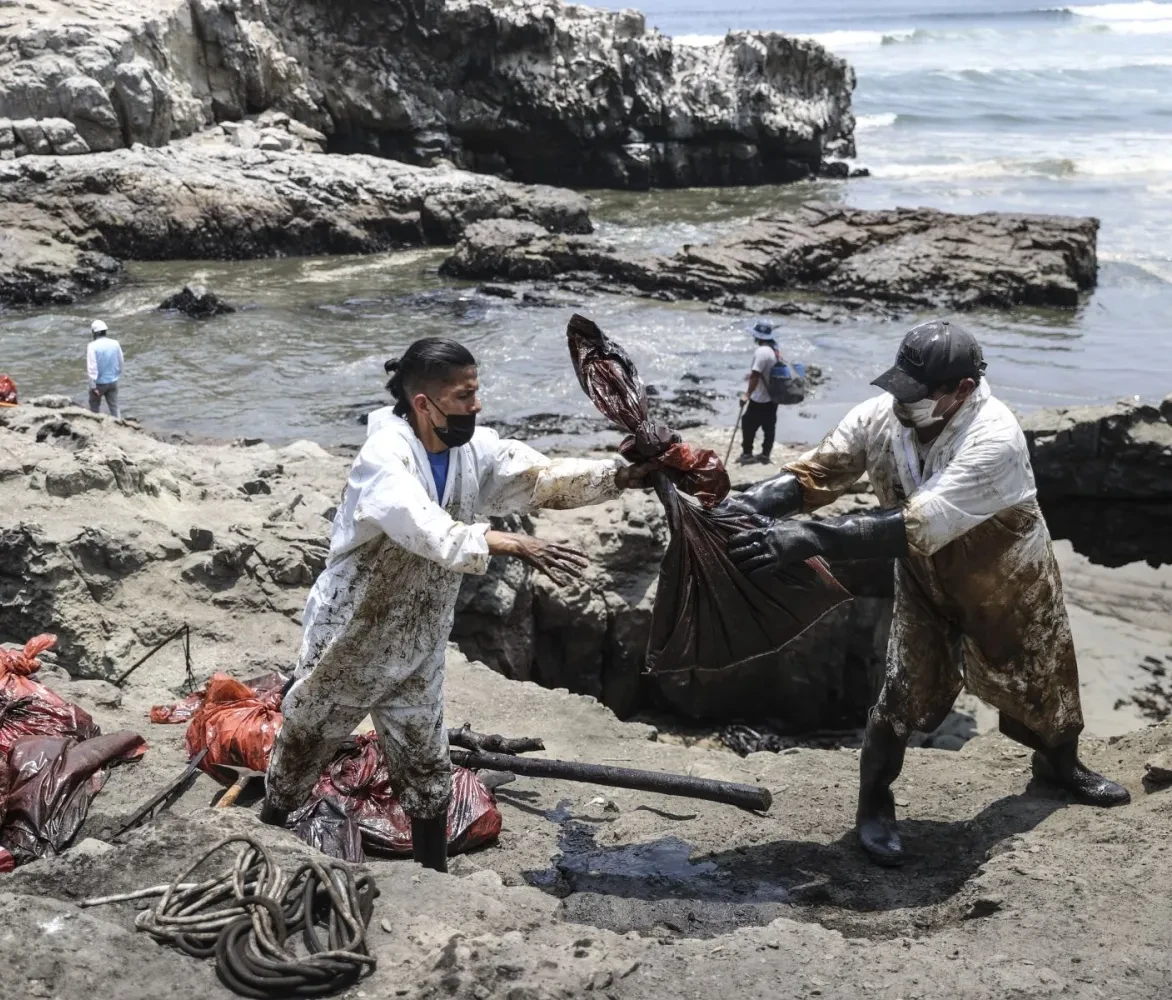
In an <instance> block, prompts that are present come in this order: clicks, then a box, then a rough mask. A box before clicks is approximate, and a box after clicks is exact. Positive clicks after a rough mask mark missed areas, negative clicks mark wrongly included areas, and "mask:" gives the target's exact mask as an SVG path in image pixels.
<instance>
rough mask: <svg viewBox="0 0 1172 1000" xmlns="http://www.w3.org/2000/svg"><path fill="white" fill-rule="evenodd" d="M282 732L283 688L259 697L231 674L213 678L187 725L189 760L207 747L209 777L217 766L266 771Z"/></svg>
mask: <svg viewBox="0 0 1172 1000" xmlns="http://www.w3.org/2000/svg"><path fill="white" fill-rule="evenodd" d="M151 715H152V717H153V716H154V710H153V709H152V710H151ZM280 728H281V688H280V687H279V686H278V687H273V688H268V689H267V690H265V691H263V692H259V693H258V692H257V691H256V690H254V689H253V688H252V687H250V686H249V685H247V684H244V683H241V682H240V681H238V680H235V679H234V678H232V677H229V676H228V675H227V674H213V675H212V678H211V680H209V681H208V684H207V688H206V689H205V692H204V700H203V704H202V705H200V706H199V708H198V709H196V711H195V713H194V714H193V715H192V716H191V720H190V721H189V722H188V723H187V735H186V739H185V744H186V747H187V756H188V758H192V757H194V756H195V755H196V754H197V753H199V752H200V751H201V750H203V749H204V748H205V747H206V748H207V751H208V753H207V756H206V757H204V759H203V761H202V762H201V763H200V767H201V768H202V769H203V770H204V771H207V772H208V773H209V774H214V773H215V768H214V765H215V764H235V765H238V766H240V767H249V768H252V769H253V770H254V771H264V770H267V769H268V766H269V754H270V753H271V752H272V749H273V740H274V739H276V737H277V731H278V730H279V729H280Z"/></svg>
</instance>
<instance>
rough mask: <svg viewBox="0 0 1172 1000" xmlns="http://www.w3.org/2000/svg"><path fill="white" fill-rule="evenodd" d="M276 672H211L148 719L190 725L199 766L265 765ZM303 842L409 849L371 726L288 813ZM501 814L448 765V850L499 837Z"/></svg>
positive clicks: (345, 854) (274, 714)
mask: <svg viewBox="0 0 1172 1000" xmlns="http://www.w3.org/2000/svg"><path fill="white" fill-rule="evenodd" d="M284 683H285V678H284V677H282V676H281V675H280V674H268V675H266V676H265V677H259V678H255V679H254V680H251V681H246V682H241V681H237V680H234V679H233V678H231V677H229V676H228V675H227V674H215V675H213V676H212V679H211V680H210V681H208V683H207V686H206V687H205V688H204V690H203V691H200V692H197V693H196V694H193V695H191V696H189V697H188V698H186V699H184V700H183V701H181V702H179V703H177V704H175V705H156V706H155V707H154V708H152V709H151V721H152V722H160V723H164V722H182V721H184V720H189V721H188V724H187V734H186V741H185V742H186V746H187V754H188V757H189V758H190V757H194V756H195V755H196V754H198V753H199V752H200V751H201V750H203V749H204V748H205V747H206V748H207V750H208V753H207V756H205V757H204V759H203V761H202V763H201V764H200V767H201V768H202V769H203V770H205V771H207V772H208V773H209V774H212V775H213V776H214V777H218V775H216V772H215V769H214V767H213V765H215V764H234V765H237V766H242V767H248V768H251V769H252V770H254V771H265V770H268V763H269V755H270V754H271V752H272V748H273V740H274V739H275V738H276V735H277V732H278V731H279V730H280V728H281V721H282V718H281V690H282V688H283V686H284ZM290 825H291V828H292V829H293V830H294V832H295V833H297V835H298V836H299V837H301V839H302V840H304V841H305V842H306V843H309V844H312V845H313V846H314V847H316V848H318V850H320V851H321V852H322V853H324V854H329V855H330V856H332V857H336V858H341V859H343V860H346V861H361V860H363V859H364V858H365V857H366V854H367V852H370V853H371V854H384V855H386V854H410V853H411V820H410V819H409V818H408V816H407V815H406V813H404V812H403V809H402V807H401V806H400V805H399V800H398V799H397V798H396V797H395V795H394V793H393V792H392V791H391V785H390V775H389V773H388V771H387V765H386V758H385V756H384V755H383V752H382V749H381V747H380V746H379V743H378V739H377V737H376V736H375V734H374V733H364V734H362V735H360V736H358V737H356V738H355V739H354V740H353V741H348V742H347V743H345V744H343V746H342V748H341V749H340V750H339V751H338V753H337V755H335V757H334V759H333V760H332V761H331V762H330V764H329V765H328V766H327V767H326V769H325V771H324V772H323V774H322V776H321V777H320V778H319V779H318V782H317V785H316V786H315V787H314V790H313V792H312V794H311V796H310V799H309V801H308V802H307V803H306V804H305V805H304V806H303V807H302V808H301V809H299V810H298V811H297V812H295V813H294V814H293V815H292V816H291V817H290ZM500 830H501V814H500V810H499V809H498V808H497V804H496V799H495V798H494V797H493V795H492V793H491V792H490V791H489V790H488V789H487V788H486V787H485V786H484V784H483V783H482V782H481V780H480V779H479V778H478V777H477V776H476V775H475V774H474V773H473V772H471V771H467V770H465V769H463V768H453V772H452V800H451V803H450V804H449V806H448V851H449V853H451V854H457V853H459V852H460V851H467V850H471V849H472V848H474V847H479V846H481V845H482V844H487V843H489V842H491V841H493V840H495V839H496V837H497V836H498V835H499V834H500Z"/></svg>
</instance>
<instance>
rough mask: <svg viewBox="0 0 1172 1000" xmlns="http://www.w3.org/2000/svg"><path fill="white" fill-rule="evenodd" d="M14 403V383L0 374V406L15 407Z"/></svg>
mask: <svg viewBox="0 0 1172 1000" xmlns="http://www.w3.org/2000/svg"><path fill="white" fill-rule="evenodd" d="M16 403H17V399H16V383H15V382H13V381H12V379H11V378H9V377H8V376H7V375H3V374H0V406H15V405H16Z"/></svg>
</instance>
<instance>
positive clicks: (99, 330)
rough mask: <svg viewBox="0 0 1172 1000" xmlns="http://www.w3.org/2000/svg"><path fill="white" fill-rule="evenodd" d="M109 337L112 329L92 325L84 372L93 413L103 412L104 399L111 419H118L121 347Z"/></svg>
mask: <svg viewBox="0 0 1172 1000" xmlns="http://www.w3.org/2000/svg"><path fill="white" fill-rule="evenodd" d="M108 333H109V327H107V326H106V324H105V323H103V322H102V321H101V320H100V319H96V320H94V321H93V323H92V324H91V325H90V334H91V335H92V339H91V340H90V342H89V344H88V345H87V346H86V352H85V368H86V374H87V375H88V376H89V389H90V391H89V403H90V411H91V412H92V413H98V412H100V411H101V409H102V400H103V399H104V400H105V401H106V407H107V409H109V411H110V416H112V417H114V418H115V419H117V418H118V417H119V411H118V380H119V379H120V378H122V345H121V344H119V343H118V341H116V340H115V339H114V338H113V337H111V336H109V335H108Z"/></svg>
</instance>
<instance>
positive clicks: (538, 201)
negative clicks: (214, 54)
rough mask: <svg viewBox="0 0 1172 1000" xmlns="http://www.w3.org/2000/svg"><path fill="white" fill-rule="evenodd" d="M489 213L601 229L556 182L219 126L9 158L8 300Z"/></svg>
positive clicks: (431, 237) (32, 299)
mask: <svg viewBox="0 0 1172 1000" xmlns="http://www.w3.org/2000/svg"><path fill="white" fill-rule="evenodd" d="M217 131H218V130H217ZM488 218H504V219H517V220H525V221H527V222H532V223H533V224H534V225H535V226H537V227H538V228H540V229H542V231H543V232H544V231H545V230H546V228H548V229H552V230H556V231H559V232H576V233H584V232H589V231H590V228H591V224H590V219H589V215H588V213H587V202H586V199H585V198H584V197H582V196H581V195H577V194H574V193H573V192H570V191H565V190H562V189H559V188H552V187H546V186H544V185H523V184H516V183H513V182H511V181H503V180H500V179H499V178H496V177H487V176H483V175H478V174H472V173H468V172H466V171H461V170H455V169H451V168H424V167H415V166H410V165H408V164H405V163H399V162H397V161H394V160H388V159H383V158H379V157H373V156H364V155H352V156H341V155H330V154H319V153H309V152H304V151H297V150H289V151H280V150H266V149H259V148H253V149H244V148H241V147H240V146H238V145H236V144H234V143H231V142H229V141H226V140H225V139H224V138H223V137H222V135H221V136H220V137H219V138H218V139H216V140H214V141H208V140H207V138H206V137H196V138H193V139H191V140H188V141H185V142H182V143H172V144H171V145H170V146H167V147H165V148H162V149H154V148H148V147H145V146H135V147H134V148H132V149H122V150H116V151H113V152H108V153H94V154H91V155H88V156H25V157H21V158H20V159H16V160H8V161H5V162H3V163H0V305H22V304H31V305H44V304H49V303H66V302H72V301H74V300H75V299H77V298H78V297H80V296H82V295H85V294H89V293H92V292H97V291H101V290H103V289H105V288H108V287H110V286H111V285H112V284H113V283H114V282H115V281H116V280H117V278H118V276H119V274H120V271H121V262H122V261H124V260H204V259H220V260H223V259H243V258H254V257H275V256H281V255H284V254H298V255H308V254H321V253H374V252H378V251H383V250H390V249H395V248H398V247H406V246H418V245H423V244H443V243H454V242H455V241H456V240H457V239H458V238H459V237H460V235H461V234H462V233H463V231H464V229H465V228H466V227H467V226H468V225H469V224H470V223H472V222H475V221H479V220H483V219H488Z"/></svg>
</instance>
